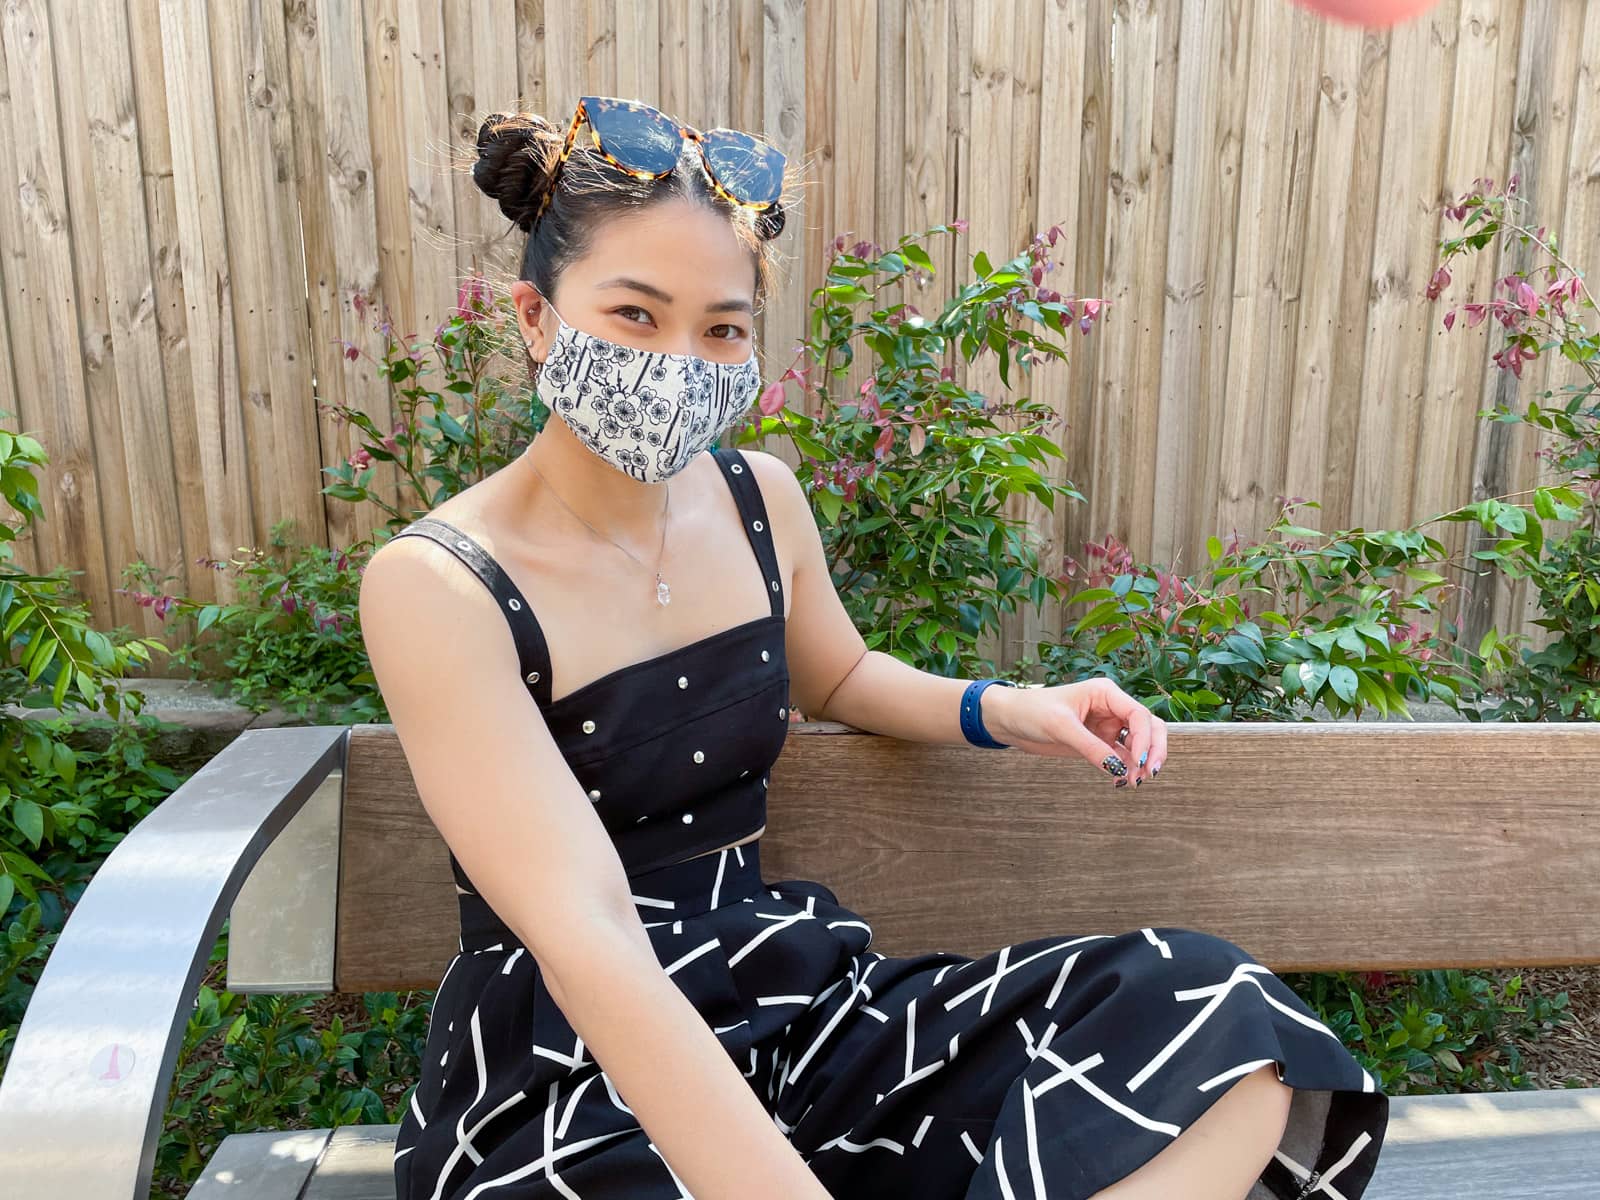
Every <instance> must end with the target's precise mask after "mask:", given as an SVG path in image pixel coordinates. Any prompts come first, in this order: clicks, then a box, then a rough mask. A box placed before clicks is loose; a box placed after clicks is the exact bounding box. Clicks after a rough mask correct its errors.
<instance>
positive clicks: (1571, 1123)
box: [1365, 1088, 1600, 1200]
mask: <svg viewBox="0 0 1600 1200" xmlns="http://www.w3.org/2000/svg"><path fill="white" fill-rule="evenodd" d="M1390 1103H1391V1115H1390V1120H1389V1131H1388V1134H1387V1136H1386V1138H1385V1141H1384V1148H1383V1151H1382V1153H1380V1154H1379V1155H1378V1170H1377V1171H1376V1173H1375V1174H1374V1175H1373V1177H1372V1186H1371V1187H1370V1188H1368V1190H1367V1194H1366V1198H1365V1200H1474V1198H1477V1197H1482V1198H1483V1200H1500V1198H1501V1197H1511V1196H1515V1197H1516V1198H1517V1200H1593V1197H1594V1196H1595V1195H1596V1193H1597V1192H1600V1088H1583V1089H1570V1090H1555V1091H1531V1092H1481V1093H1470V1094H1463V1095H1457V1096H1396V1097H1394V1098H1393V1100H1391V1102H1390Z"/></svg>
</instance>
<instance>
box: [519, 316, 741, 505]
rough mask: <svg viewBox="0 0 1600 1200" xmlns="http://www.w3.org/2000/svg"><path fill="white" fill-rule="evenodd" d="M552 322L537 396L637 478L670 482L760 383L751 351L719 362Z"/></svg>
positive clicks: (735, 417) (736, 415) (733, 420)
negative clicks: (638, 345) (552, 335)
mask: <svg viewBox="0 0 1600 1200" xmlns="http://www.w3.org/2000/svg"><path fill="white" fill-rule="evenodd" d="M550 311H551V312H555V311H556V310H555V306H554V305H551V308H550ZM556 320H557V321H558V322H560V327H559V329H558V330H557V332H556V337H555V341H554V342H553V343H552V344H551V346H550V353H549V354H548V355H547V356H546V357H545V361H544V365H543V366H542V367H541V368H540V369H539V382H538V390H539V397H540V399H542V400H543V401H544V402H545V403H546V404H548V405H549V406H550V410H551V411H552V412H554V413H555V414H556V415H557V416H559V417H560V418H561V419H562V420H563V421H565V422H566V423H567V424H568V425H569V426H570V427H571V429H572V432H573V433H575V434H576V435H577V436H578V440H579V441H581V442H582V443H583V444H584V445H586V446H587V447H589V449H591V450H593V451H594V452H595V453H596V454H598V455H599V456H600V457H601V458H603V459H605V460H606V461H607V462H608V463H610V464H611V465H612V466H614V467H616V468H617V470H619V471H623V472H626V473H627V474H629V475H631V476H633V477H634V478H635V479H638V480H642V481H643V482H645V483H660V482H662V481H663V480H666V479H670V478H671V477H672V476H674V475H676V474H677V473H678V472H679V471H681V470H683V468H684V467H686V466H688V465H689V462H690V461H691V460H692V459H693V458H694V457H695V456H696V455H697V454H700V453H701V452H702V451H704V450H707V449H709V448H710V447H712V446H714V445H715V444H716V442H717V439H718V438H720V437H721V436H722V435H723V433H725V432H726V431H727V430H728V429H730V428H732V427H733V426H734V425H736V424H738V422H739V421H740V420H741V419H742V418H743V417H744V415H745V413H746V412H747V411H748V410H749V408H750V405H751V404H753V403H754V402H755V399H756V392H757V390H758V389H759V388H760V386H761V368H760V365H759V364H758V363H757V362H756V355H755V350H754V348H752V349H751V352H750V357H749V358H748V359H746V360H745V361H744V362H739V363H719V362H712V361H711V360H709V359H705V358H700V357H698V356H697V355H693V354H666V353H663V352H660V351H654V350H639V349H636V348H635V347H632V346H624V345H621V344H619V343H617V342H611V341H607V340H606V339H605V338H602V337H597V336H595V335H594V334H592V333H585V332H583V330H581V329H574V328H573V327H572V326H571V325H568V324H567V322H566V321H565V320H564V319H563V318H562V316H561V314H560V313H556Z"/></svg>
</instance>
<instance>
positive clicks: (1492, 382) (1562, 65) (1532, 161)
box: [1461, 4, 1583, 649]
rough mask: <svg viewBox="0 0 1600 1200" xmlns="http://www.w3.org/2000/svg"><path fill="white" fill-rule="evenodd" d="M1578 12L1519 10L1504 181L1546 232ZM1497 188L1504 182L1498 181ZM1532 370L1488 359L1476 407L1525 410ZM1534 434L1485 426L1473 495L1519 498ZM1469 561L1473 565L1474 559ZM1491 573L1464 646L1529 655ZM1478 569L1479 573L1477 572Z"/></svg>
mask: <svg viewBox="0 0 1600 1200" xmlns="http://www.w3.org/2000/svg"><path fill="white" fill-rule="evenodd" d="M1582 21H1583V11H1582V9H1581V8H1580V7H1578V6H1566V5H1557V6H1550V5H1544V4H1529V5H1527V6H1526V7H1525V8H1524V9H1523V11H1522V22H1521V31H1520V39H1519V54H1518V60H1517V73H1516V100H1515V111H1514V114H1513V116H1512V122H1511V129H1512V132H1511V156H1510V161H1509V163H1508V164H1507V175H1508V176H1509V175H1511V174H1515V175H1517V176H1518V178H1519V185H1518V188H1517V194H1518V195H1520V196H1522V197H1524V198H1525V199H1527V200H1528V201H1529V202H1530V203H1529V204H1528V205H1526V206H1517V209H1516V215H1517V217H1518V219H1519V220H1527V219H1530V218H1531V219H1533V220H1534V221H1535V222H1536V225H1535V228H1537V225H1539V224H1547V225H1549V226H1550V227H1552V228H1555V229H1559V228H1560V227H1561V200H1562V187H1563V183H1564V180H1565V172H1564V170H1563V169H1562V163H1563V161H1564V155H1565V153H1566V150H1567V146H1568V144H1569V143H1570V136H1569V133H1568V130H1567V129H1566V121H1565V118H1566V111H1567V109H1568V106H1569V105H1570V103H1571V98H1572V95H1573V88H1574V87H1575V80H1576V71H1577V55H1578V52H1579V50H1580V49H1581V48H1582V33H1583V28H1582ZM1497 182H1499V183H1500V184H1501V186H1504V181H1503V180H1501V179H1499V178H1498V176H1497ZM1492 256H1493V257H1494V258H1496V259H1497V262H1496V264H1495V277H1496V278H1504V277H1505V276H1507V275H1510V274H1512V273H1513V272H1515V271H1519V270H1527V269H1529V268H1531V267H1532V266H1533V265H1534V264H1535V263H1536V262H1538V261H1539V259H1540V258H1541V257H1542V253H1541V254H1540V255H1535V253H1534V252H1533V251H1532V249H1531V248H1529V247H1526V246H1523V245H1522V244H1521V243H1520V242H1519V241H1518V240H1516V239H1515V238H1513V239H1510V240H1509V243H1507V242H1505V241H1502V243H1501V246H1500V252H1499V253H1498V254H1493V255H1492ZM1501 340H1502V339H1501V338H1499V337H1495V338H1494V340H1493V345H1494V348H1495V349H1499V346H1500V341H1501ZM1532 365H1533V367H1534V368H1536V369H1534V370H1529V371H1525V373H1524V379H1523V380H1522V381H1521V382H1520V383H1519V382H1518V381H1517V380H1516V379H1515V378H1514V377H1513V376H1512V375H1511V374H1510V372H1507V371H1502V370H1501V369H1500V368H1499V367H1497V366H1495V365H1494V364H1493V363H1492V362H1490V363H1488V364H1487V365H1486V367H1485V373H1486V378H1485V380H1484V381H1483V392H1482V399H1481V401H1480V406H1481V407H1485V408H1487V407H1490V406H1492V405H1496V404H1499V405H1505V406H1507V407H1509V408H1511V409H1513V410H1516V409H1521V408H1525V407H1526V406H1527V402H1528V400H1529V399H1531V398H1534V397H1536V396H1537V395H1538V389H1539V388H1540V387H1541V386H1542V382H1543V379H1544V375H1543V372H1542V371H1540V370H1538V369H1537V368H1538V367H1539V366H1540V364H1539V363H1534V364H1532ZM1536 434H1537V431H1536V430H1534V429H1531V428H1530V427H1528V426H1526V425H1503V424H1499V423H1490V425H1489V426H1488V428H1487V429H1485V430H1484V431H1482V433H1481V435H1480V437H1479V442H1478V448H1477V452H1476V456H1475V458H1474V461H1473V479H1472V497H1473V498H1474V499H1479V498H1482V497H1484V496H1502V495H1506V494H1508V493H1513V492H1521V491H1523V490H1525V489H1527V488H1529V487H1531V486H1532V485H1533V482H1534V480H1535V479H1536V478H1537V476H1538V473H1539V464H1538V462H1537V461H1536V460H1535V459H1534V454H1535V452H1536V451H1537V449H1538V447H1539V444H1540V442H1539V438H1538V437H1537V436H1536ZM1495 540H1496V536H1494V535H1487V534H1485V533H1484V532H1483V531H1482V529H1481V527H1478V526H1471V527H1469V528H1468V530H1467V542H1466V550H1467V553H1468V555H1471V554H1472V552H1473V551H1475V550H1479V549H1483V548H1485V546H1487V545H1492V544H1493V543H1494V541H1495ZM1474 561H1476V560H1474ZM1493 565H1494V564H1492V563H1491V564H1484V567H1487V568H1491V569H1490V570H1489V571H1488V573H1487V574H1484V575H1480V576H1478V578H1477V579H1476V580H1475V581H1474V582H1473V586H1472V588H1471V591H1470V592H1469V593H1468V594H1467V595H1466V596H1464V597H1463V609H1462V616H1461V625H1462V633H1463V641H1464V642H1465V644H1466V645H1468V646H1469V647H1471V648H1473V649H1476V647H1477V644H1478V641H1479V639H1480V637H1481V635H1482V633H1483V631H1485V630H1487V629H1488V627H1489V626H1490V625H1491V624H1493V625H1495V626H1497V627H1498V628H1499V629H1500V630H1502V631H1503V632H1504V631H1508V630H1520V631H1522V632H1524V633H1526V634H1527V635H1528V637H1529V640H1530V646H1531V647H1532V648H1538V646H1540V645H1541V644H1542V643H1543V641H1544V635H1543V633H1542V631H1541V630H1539V628H1538V627H1537V626H1529V625H1527V623H1526V617H1525V614H1524V612H1523V605H1524V603H1525V599H1524V597H1526V596H1527V594H1528V588H1527V583H1526V581H1525V580H1513V579H1510V578H1508V577H1507V576H1506V575H1505V574H1504V572H1502V571H1499V570H1494V569H1492V568H1493ZM1480 569H1483V568H1480Z"/></svg>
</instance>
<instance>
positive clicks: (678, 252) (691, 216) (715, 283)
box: [566, 201, 755, 311]
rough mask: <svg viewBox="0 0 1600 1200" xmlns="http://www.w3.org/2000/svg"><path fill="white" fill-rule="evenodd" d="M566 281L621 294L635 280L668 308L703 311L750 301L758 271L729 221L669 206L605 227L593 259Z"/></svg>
mask: <svg viewBox="0 0 1600 1200" xmlns="http://www.w3.org/2000/svg"><path fill="white" fill-rule="evenodd" d="M619 281H620V282H619ZM566 282H568V283H569V284H576V285H577V286H578V287H580V288H582V289H583V290H584V291H590V290H595V289H599V290H603V291H608V292H617V293H619V294H620V293H621V292H623V291H624V290H626V289H625V288H624V286H623V285H624V284H625V283H628V282H632V283H636V284H641V285H643V287H644V290H645V292H646V293H647V294H651V295H652V296H653V297H654V298H655V299H657V300H658V301H659V302H661V303H663V304H672V305H673V306H675V307H677V306H682V307H687V308H691V309H694V310H695V311H699V310H701V309H703V308H706V307H708V306H712V305H717V304H720V303H723V302H726V301H730V300H735V299H738V300H742V301H746V302H748V301H749V300H750V299H751V298H752V297H753V295H754V290H755V273H754V262H753V259H752V255H751V252H750V249H749V247H748V246H746V245H745V244H744V243H742V242H741V241H740V240H739V237H738V234H737V233H736V232H735V231H734V229H733V227H732V226H731V225H730V224H729V222H728V219H727V217H726V216H724V215H723V214H721V213H718V212H716V211H714V210H712V209H709V208H707V207H705V206H704V205H700V204H692V203H689V202H686V201H666V202H663V203H660V204H655V205H651V206H650V207H649V208H646V209H643V210H640V211H638V212H633V213H626V214H623V215H620V216H618V217H616V218H614V219H612V220H609V221H607V222H605V224H604V225H603V226H602V227H601V228H600V229H598V230H596V232H595V236H594V238H593V239H592V240H591V242H590V246H589V251H588V253H587V254H585V255H584V256H583V257H582V258H581V259H579V260H578V261H577V262H574V263H573V264H572V266H571V267H570V268H569V269H568V272H567V280H566ZM633 294H638V293H637V292H634V293H633Z"/></svg>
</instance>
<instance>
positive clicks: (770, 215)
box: [756, 200, 787, 242]
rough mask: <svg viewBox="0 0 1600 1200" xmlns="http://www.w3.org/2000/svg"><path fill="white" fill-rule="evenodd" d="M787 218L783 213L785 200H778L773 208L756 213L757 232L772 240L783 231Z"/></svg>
mask: <svg viewBox="0 0 1600 1200" xmlns="http://www.w3.org/2000/svg"><path fill="white" fill-rule="evenodd" d="M786 220H787V218H786V217H785V216H784V213H783V202H782V201H781V200H780V201H777V202H776V203H774V204H773V205H772V207H771V208H764V209H762V210H761V211H760V212H759V213H757V214H756V232H757V233H759V234H760V235H761V236H762V238H763V239H765V240H766V241H769V242H770V241H771V240H772V239H773V238H775V237H777V236H778V235H779V234H780V233H782V232H783V226H784V223H785V221H786Z"/></svg>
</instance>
